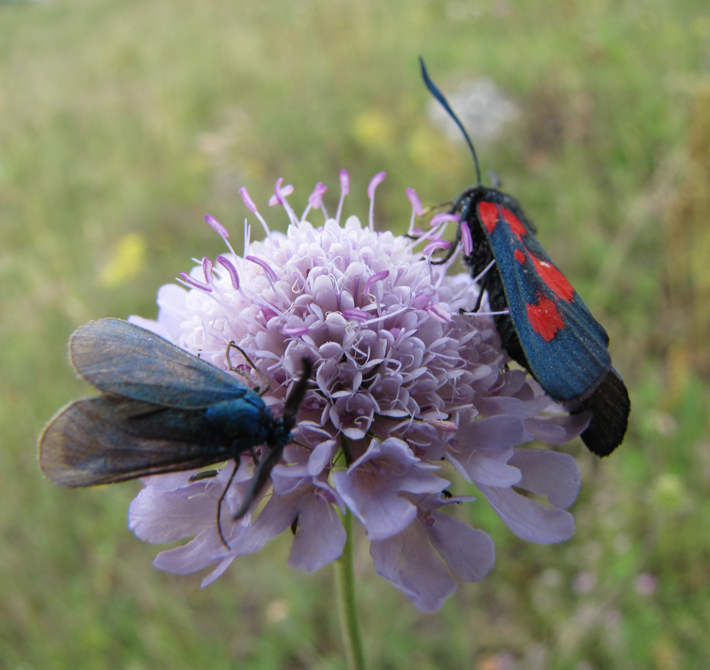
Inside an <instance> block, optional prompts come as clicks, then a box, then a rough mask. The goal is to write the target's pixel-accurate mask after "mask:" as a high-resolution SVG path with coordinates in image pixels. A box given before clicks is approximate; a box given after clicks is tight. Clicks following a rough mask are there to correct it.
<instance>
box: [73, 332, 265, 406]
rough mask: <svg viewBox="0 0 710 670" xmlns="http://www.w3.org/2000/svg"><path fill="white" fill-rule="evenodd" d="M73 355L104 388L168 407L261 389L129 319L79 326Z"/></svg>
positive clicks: (78, 367)
mask: <svg viewBox="0 0 710 670" xmlns="http://www.w3.org/2000/svg"><path fill="white" fill-rule="evenodd" d="M69 358H70V360H71V362H72V364H73V365H74V367H75V368H76V371H77V373H78V374H79V376H80V377H81V378H82V379H84V380H86V381H87V382H88V383H89V384H91V385H92V386H95V387H96V388H97V389H99V390H100V391H103V392H104V393H109V394H115V395H120V396H125V397H127V398H133V399H134V400H139V401H143V402H149V403H154V404H157V405H163V406H166V407H181V408H199V407H208V406H209V405H211V404H213V403H215V402H218V401H221V400H233V399H237V398H242V397H245V396H249V395H254V396H256V395H257V394H256V393H255V392H254V391H253V390H252V389H250V388H248V387H247V386H244V385H242V384H240V383H239V382H238V381H236V380H235V379H234V378H233V377H232V376H230V375H229V374H227V373H226V372H225V371H223V370H220V369H219V368H217V367H215V366H214V365H212V364H210V363H207V362H206V361H203V360H201V359H200V358H198V357H197V356H193V355H192V354H190V353H188V352H186V351H184V350H183V349H180V348H179V347H176V346H175V345H174V344H171V343H170V342H168V341H167V340H166V339H164V338H162V337H160V336H159V335H156V334H155V333H152V332H150V331H149V330H145V329H144V328H141V327H139V326H136V325H134V324H132V323H128V322H127V321H121V320H120V319H99V320H98V321H90V322H89V323H87V324H85V325H83V326H81V327H80V328H78V329H77V330H76V331H75V332H74V334H73V335H72V336H71V339H70V340H69Z"/></svg>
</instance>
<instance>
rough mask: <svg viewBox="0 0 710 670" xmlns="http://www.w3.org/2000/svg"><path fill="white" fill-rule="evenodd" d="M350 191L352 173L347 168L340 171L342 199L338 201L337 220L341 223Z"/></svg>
mask: <svg viewBox="0 0 710 670" xmlns="http://www.w3.org/2000/svg"><path fill="white" fill-rule="evenodd" d="M348 193H350V175H349V174H348V171H347V170H344V169H343V170H341V171H340V200H339V201H338V211H337V212H336V213H335V220H336V221H337V222H338V223H340V215H341V213H342V211H343V201H344V200H345V196H346V195H347V194H348Z"/></svg>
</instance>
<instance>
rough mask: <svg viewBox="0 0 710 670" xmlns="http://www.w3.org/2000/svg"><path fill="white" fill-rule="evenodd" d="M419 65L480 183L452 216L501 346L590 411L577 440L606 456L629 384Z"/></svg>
mask: <svg viewBox="0 0 710 670" xmlns="http://www.w3.org/2000/svg"><path fill="white" fill-rule="evenodd" d="M419 62H420V65H421V74H422V78H423V79H424V83H425V84H426V87H427V88H428V89H429V91H430V92H431V94H432V95H433V96H434V97H435V98H436V100H437V101H438V102H439V103H440V104H441V105H442V106H443V108H444V109H445V110H446V112H447V113H448V114H449V116H451V118H452V119H453V120H454V121H455V122H456V124H457V126H458V127H459V128H460V130H461V132H462V133H463V135H464V137H465V139H466V142H467V143H468V146H469V149H470V150H471V153H472V155H473V160H474V163H475V166H476V177H477V181H478V184H477V185H476V186H473V187H472V188H469V189H467V190H466V191H464V192H463V193H462V194H461V195H460V196H459V197H458V199H457V200H456V202H455V203H454V205H453V207H452V208H451V210H450V213H451V214H454V215H457V216H458V220H459V226H458V229H457V240H456V242H457V245H458V244H461V245H462V246H463V261H464V263H465V264H466V265H468V266H469V267H470V269H471V272H472V274H473V276H474V277H479V276H481V275H482V274H483V279H482V289H483V290H485V291H487V293H488V299H489V303H490V306H491V309H492V310H493V311H494V312H504V313H503V314H498V315H497V316H495V323H496V328H497V330H498V333H499V335H500V337H501V340H502V343H503V347H504V348H505V350H506V351H507V353H508V355H509V356H510V357H511V358H512V359H513V360H514V361H516V362H518V363H519V364H520V365H522V366H523V367H524V368H527V370H528V371H529V372H530V374H531V375H532V376H533V377H534V378H535V379H536V380H537V381H538V382H539V384H540V386H542V388H543V389H544V390H545V392H546V393H547V394H548V395H550V396H551V397H552V398H554V399H555V400H556V401H558V402H560V403H562V404H563V405H564V406H565V407H567V408H568V409H569V410H570V412H572V413H577V412H582V411H585V410H588V411H590V412H591V414H592V418H591V420H590V423H589V426H588V427H587V428H586V430H585V431H584V432H583V433H582V440H583V441H584V443H585V444H586V445H587V447H588V448H589V450H590V451H591V452H592V453H594V454H596V455H597V456H608V455H609V454H611V453H612V452H613V451H614V449H616V448H617V447H618V446H619V445H620V444H621V443H622V442H623V440H624V435H625V434H626V428H627V425H628V421H629V413H630V411H631V401H630V400H629V394H628V392H627V390H626V386H625V384H624V382H623V380H622V379H621V377H620V376H619V374H618V373H617V372H616V370H614V368H613V367H612V365H611V357H610V356H609V349H608V345H609V336H608V335H607V333H606V331H605V330H604V328H603V327H602V326H601V325H600V324H599V322H598V321H597V320H596V319H595V318H594V317H593V316H592V314H591V313H590V311H589V310H588V309H587V306H586V305H585V304H584V302H582V299H581V298H580V297H579V295H578V294H577V292H576V291H575V290H574V288H573V287H572V285H571V284H570V283H569V281H567V279H566V277H565V276H564V275H563V274H562V272H560V270H558V269H557V266H556V265H555V264H554V263H553V262H552V260H551V259H550V257H549V256H548V255H547V254H546V253H545V250H544V249H543V248H542V245H541V244H540V243H539V242H538V241H537V238H536V237H535V233H536V230H535V227H534V226H533V224H532V222H531V221H530V220H529V219H528V218H527V217H526V216H525V214H524V213H523V210H522V208H521V207H520V205H519V204H518V202H517V201H516V200H515V198H512V197H511V196H509V195H507V194H506V193H502V192H501V191H499V190H497V189H495V188H486V187H485V186H483V184H482V180H481V170H480V167H479V164H478V158H477V156H476V151H475V149H474V147H473V143H472V142H471V139H470V138H469V136H468V133H467V132H466V130H465V128H464V127H463V124H462V123H461V121H460V120H459V119H458V117H457V116H456V114H455V113H454V111H453V110H452V109H451V106H450V105H449V103H448V102H447V100H446V98H445V97H444V95H443V94H442V93H441V91H440V90H439V89H438V88H437V87H436V85H435V84H434V83H433V82H432V80H431V79H430V78H429V75H428V73H427V70H426V67H425V65H424V61H423V60H422V59H421V58H420V59H419ZM455 250H456V246H453V247H452V248H451V250H450V254H449V256H448V257H450V256H451V255H453V253H454V251H455ZM448 257H447V258H448ZM491 264H492V267H490V269H489V270H488V271H487V272H485V271H486V268H488V267H489V266H491ZM482 293H483V291H482Z"/></svg>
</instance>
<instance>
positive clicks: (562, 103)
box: [0, 0, 710, 670]
mask: <svg viewBox="0 0 710 670" xmlns="http://www.w3.org/2000/svg"><path fill="white" fill-rule="evenodd" d="M419 54H422V55H424V56H425V57H426V58H427V61H428V65H429V67H430V70H431V73H432V76H433V77H434V78H435V80H436V81H437V82H438V84H439V85H440V86H441V88H442V89H443V90H444V91H445V92H447V93H450V92H451V91H453V90H455V89H456V87H457V86H458V85H459V84H460V83H462V82H464V81H467V80H469V79H473V78H476V77H480V76H485V77H487V78H489V79H490V80H492V81H493V82H494V83H495V85H496V86H497V87H498V88H499V89H500V90H501V91H503V92H504V93H505V94H506V95H507V96H508V97H509V98H510V99H511V100H513V101H514V102H515V104H516V105H517V106H518V108H519V110H520V114H519V116H518V119H517V121H515V122H514V123H512V124H510V125H509V126H508V127H507V128H506V131H505V133H504V134H503V135H502V137H500V138H499V139H498V140H497V141H496V142H494V143H488V144H485V145H483V144H481V145H479V154H480V159H481V163H482V167H483V170H484V172H485V171H486V170H488V169H493V170H495V171H496V172H497V174H498V175H499V176H500V177H501V179H502V181H503V186H504V188H505V190H507V191H508V192H510V193H512V194H513V195H515V196H516V197H517V198H518V199H519V200H520V201H521V202H522V203H523V204H524V206H525V208H526V211H527V213H528V214H529V216H531V218H532V219H534V220H535V221H536V222H537V224H538V228H539V230H540V235H539V237H540V239H541V241H542V243H543V244H544V245H545V247H546V248H547V250H548V252H549V253H550V255H551V256H552V258H554V259H555V260H556V261H557V263H558V264H559V265H560V266H561V267H562V269H563V270H564V271H566V274H567V275H568V277H569V278H570V280H571V281H572V282H573V283H574V285H575V287H576V288H577V289H578V290H579V292H580V293H581V294H582V295H583V296H584V299H585V301H586V302H587V304H588V305H589V306H590V307H591V309H592V311H593V312H594V313H595V314H596V315H597V317H598V318H599V320H600V321H601V322H602V323H603V324H604V325H605V327H606V328H607V330H608V331H609V334H610V336H611V350H612V355H613V358H614V362H615V365H616V367H617V368H618V370H619V371H620V372H621V374H622V375H623V377H624V379H625V380H626V382H627V385H628V386H629V389H630V392H631V396H632V400H633V403H634V405H633V413H632V421H631V426H630V429H629V434H628V437H627V440H626V442H625V444H624V445H623V447H622V448H621V449H620V450H619V451H618V452H617V453H615V454H614V455H613V456H612V457H611V458H609V459H605V460H603V461H599V460H596V459H595V458H594V457H592V456H591V455H590V454H589V453H587V452H586V450H585V449H584V448H583V446H582V445H581V442H579V441H576V442H575V443H574V444H571V445H570V446H569V447H568V449H569V451H570V452H571V453H573V454H574V455H575V456H577V458H578V461H579V464H580V468H581V470H582V475H583V480H582V490H581V493H580V497H579V500H578V502H577V503H576V505H575V506H574V508H573V512H574V514H575V517H576V522H577V532H576V535H575V536H574V537H573V538H572V540H570V541H569V542H567V543H566V544H563V545H560V546H535V545H530V544H525V543H523V542H522V541H519V540H517V539H516V538H515V537H514V536H513V535H512V534H511V533H510V532H509V531H508V530H507V529H506V528H505V527H504V525H503V524H502V522H500V521H499V520H498V519H497V518H496V517H495V515H494V514H492V513H491V512H490V511H489V510H488V509H487V508H486V504H485V502H484V501H482V500H481V501H480V502H479V503H476V504H474V505H471V506H469V507H470V509H469V510H468V512H467V513H468V514H470V520H471V522H472V523H474V524H475V525H477V526H479V527H482V528H484V529H486V530H487V531H488V532H489V533H490V534H491V535H492V536H493V538H494V539H495V541H496V549H497V557H498V558H497V565H496V568H495V570H494V572H493V573H492V574H491V575H490V576H489V577H488V579H486V580H485V581H484V582H482V583H480V584H477V585H463V586H462V587H461V588H460V589H459V591H458V592H457V593H456V595H455V596H453V597H451V598H450V599H449V600H448V601H447V603H446V605H445V606H444V608H443V609H442V610H441V611H440V612H439V613H437V614H434V615H425V614H421V613H419V612H417V611H416V610H415V609H414V607H413V606H412V605H410V604H409V603H408V601H407V600H406V599H405V598H404V597H403V596H402V595H401V594H400V593H399V592H398V591H397V590H396V589H394V588H392V587H390V586H389V585H388V584H387V583H386V582H385V581H384V580H382V579H381V578H379V577H378V576H377V575H375V574H374V572H373V569H372V564H371V560H370V558H369V554H368V547H367V543H366V541H365V538H364V537H363V536H359V537H358V538H357V555H356V561H357V562H356V566H357V576H358V584H359V592H358V597H359V606H360V609H361V612H362V619H363V633H364V637H365V645H366V654H367V656H368V658H369V660H370V664H371V667H372V668H407V669H411V670H420V669H430V668H431V669H433V668H447V669H449V668H451V669H459V668H461V669H464V668H466V669H469V668H477V669H480V670H508V669H509V668H526V669H527V668H533V669H534V668H552V669H558V668H559V669H566V668H571V669H574V670H594V669H596V668H659V669H665V668H705V667H708V665H710V635H709V634H708V630H710V585H709V581H710V533H709V532H708V531H709V529H710V528H709V526H710V523H709V522H710V499H709V496H708V493H709V492H710V440H709V438H708V401H709V393H708V387H707V380H708V377H709V376H710V348H709V347H708V334H709V333H710V260H709V259H710V225H708V215H709V213H710V111H709V110H710V72H709V70H710V12H709V10H708V5H707V0H674V2H672V3H669V2H660V1H658V2H653V1H651V0H647V1H642V0H637V1H632V0H629V1H626V2H624V1H621V2H609V1H607V0H583V1H581V0H580V1H577V2H576V1H571V2H570V1H567V0H522V1H521V2H515V1H513V0H508V1H506V0H481V1H479V2H466V1H462V0H415V1H410V2H405V1H403V0H392V1H390V2H382V1H381V0H379V1H378V0H354V1H352V0H351V1H350V2H347V1H346V0H302V1H300V0H299V1H298V2H289V1H288V0H271V1H270V2H264V1H258V0H242V1H241V2H229V1H228V0H200V1H199V2H187V1H185V0H141V1H137V0H123V1H121V2H118V1H116V0H92V1H91V2H88V1H87V2H82V1H80V0H67V1H64V0H61V1H60V0H56V1H55V2H0V278H1V283H0V287H1V288H0V306H1V309H0V337H1V338H2V339H1V341H0V348H1V351H2V375H1V380H0V383H1V388H0V392H1V394H2V395H1V397H0V421H1V422H2V423H1V425H0V440H1V441H2V444H1V447H2V448H1V449H0V496H1V498H0V500H1V504H0V538H1V539H2V550H1V554H0V556H1V558H0V669H2V670H5V669H9V668H11V669H18V670H20V669H21V670H30V669H55V668H57V669H61V668H72V669H83V668H87V669H89V668H91V669H95V668H112V669H113V668H116V669H124V668H125V669H130V670H134V669H135V670H139V669H143V668H151V669H152V668H174V669H182V668H233V667H239V668H242V669H243V670H244V669H262V668H277V667H278V668H287V669H291V668H314V669H317V670H321V669H330V668H332V669H340V668H344V667H345V665H344V661H343V658H342V655H341V646H340V640H339V628H338V620H337V616H336V612H335V604H334V585H333V575H332V571H330V570H323V571H321V572H319V573H317V574H313V575H304V574H301V573H296V572H293V571H292V570H290V569H289V568H288V567H287V565H286V557H287V555H288V550H289V538H288V537H286V536H284V537H282V538H279V539H278V540H277V541H276V542H274V543H272V544H271V545H270V546H269V547H267V549H265V550H263V551H262V552H261V553H259V554H256V555H254V556H247V557H243V558H240V559H238V560H237V561H236V562H235V564H233V565H232V567H231V568H230V569H229V570H228V572H227V573H226V575H225V576H223V577H222V578H221V579H220V580H218V582H216V583H215V584H214V585H213V586H211V587H209V588H207V589H205V590H200V589H199V576H192V577H176V576H173V575H168V574H165V573H162V572H159V571H157V570H155V569H154V568H153V567H152V566H151V561H152V559H153V557H154V555H155V554H156V553H157V548H156V547H152V546H149V545H146V544H143V543H141V542H139V541H138V540H137V539H136V538H135V537H134V536H133V535H132V534H131V533H130V532H129V531H128V530H127V528H126V513H127V507H128V503H129V501H130V500H131V499H132V497H133V496H134V495H135V493H136V492H137V490H138V489H139V488H140V486H139V484H137V483H129V484H124V485H122V486H115V487H107V488H103V489H98V490H83V491H70V490H62V489H60V488H58V487H56V486H54V485H52V484H51V483H49V482H48V481H46V480H44V479H43V478H42V476H41V474H40V472H39V469H38V467H37V462H36V453H35V452H36V447H35V439H36V436H37V434H38V433H39V431H40V430H41V428H42V426H43V424H44V423H45V421H46V420H47V419H48V418H49V417H50V416H51V415H52V413H53V412H54V411H55V410H56V409H58V408H59V407H60V406H61V405H62V404H64V403H65V402H67V401H69V400H70V399H72V398H76V397H78V396H80V395H82V394H84V393H86V392H87V389H86V388H85V386H84V385H82V384H81V383H79V382H78V381H77V380H76V379H75V378H74V375H73V374H72V372H71V370H70V368H69V366H68V364H67V362H66V355H65V347H66V340H67V337H68V335H69V334H70V333H71V332H72V331H73V330H74V329H75V328H76V327H77V326H78V325H80V324H82V323H84V322H86V321H88V320H90V319H93V318H98V317H102V316H107V315H112V316H119V317H124V318H125V317H126V316H128V315H129V314H131V313H134V314H141V315H143V316H146V317H153V316H154V315H155V313H156V306H155V294H156V291H157V289H158V287H159V286H161V285H162V284H164V283H167V282H170V281H172V278H173V277H175V276H176V275H177V274H178V273H179V272H180V271H182V270H188V269H189V268H190V267H191V261H190V258H191V257H192V256H195V257H202V256H203V255H208V256H211V257H214V256H215V255H216V254H218V253H221V252H222V251H223V246H222V243H221V240H220V239H219V238H218V237H217V235H215V234H214V232H212V231H211V229H209V228H208V227H207V226H206V225H205V224H204V222H203V220H202V217H203V215H204V214H205V213H206V212H209V213H211V214H213V215H214V216H216V217H218V218H219V219H220V220H221V221H222V222H223V223H224V224H226V225H227V226H228V227H229V228H230V229H231V230H232V231H233V234H234V236H235V238H236V239H237V240H238V241H239V240H240V239H241V232H240V231H241V226H242V221H243V219H244V217H245V215H246V214H247V211H246V209H245V208H244V206H243V205H242V203H241V200H240V198H239V195H238V189H239V187H241V186H243V185H246V186H248V188H249V189H250V192H251V195H252V196H253V198H254V199H255V200H256V201H257V203H260V204H261V205H263V204H264V203H265V200H266V198H267V197H268V195H269V194H270V192H271V189H272V188H273V183H274V181H275V180H276V178H277V177H280V176H283V177H285V179H286V180H287V182H290V183H293V184H294V185H295V186H296V193H295V195H294V196H292V198H291V202H292V203H293V204H294V206H295V207H296V209H297V210H300V209H301V208H302V207H303V206H304V205H305V202H306V198H307V196H308V194H309V193H310V191H311V189H312V187H313V185H314V184H315V183H316V181H318V180H323V181H324V182H325V183H326V184H328V185H329V186H330V187H331V191H330V193H329V197H330V198H331V200H330V201H329V202H330V204H331V208H332V207H333V203H334V202H335V197H336V196H335V195H333V193H334V192H335V193H337V192H338V170H339V169H340V168H341V167H346V168H347V169H348V170H349V171H350V174H351V178H352V182H351V189H352V195H351V196H350V198H349V200H348V211H349V212H352V213H363V212H364V209H363V206H364V205H365V203H366V197H365V189H366V186H367V182H368V180H369V179H370V177H371V176H372V175H373V174H374V173H375V172H377V171H380V170H386V171H387V173H388V179H387V181H386V182H385V183H384V185H383V186H381V187H380V189H379V191H378V201H377V210H378V212H377V221H378V224H379V226H380V227H381V228H391V229H393V230H396V231H400V232H401V231H404V230H405V228H406V225H407V222H408V218H409V212H410V209H409V203H408V201H407V200H406V197H405V195H404V188H405V187H406V186H412V187H414V188H416V189H417V192H418V193H419V195H420V197H421V198H422V200H423V201H424V202H425V203H429V204H433V203H439V202H442V201H445V200H448V199H450V198H452V197H454V196H456V195H457V194H458V193H459V192H460V191H462V190H463V189H464V188H465V187H466V186H468V185H470V184H471V183H472V181H473V179H474V172H473V165H472V163H471V160H470V157H469V155H468V154H467V152H466V150H465V148H464V147H462V146H461V145H459V144H455V143H452V142H450V141H449V140H448V139H446V136H445V135H444V134H442V132H441V131H440V130H439V129H438V128H437V127H436V126H435V125H433V124H432V122H431V121H430V120H429V119H428V117H427V114H426V106H427V104H428V103H429V99H430V98H429V96H428V94H427V93H426V91H425V89H424V87H423V85H422V84H421V81H420V79H419V74H418V70H417V62H416V58H417V56H418V55H419ZM471 131H472V133H473V134H474V136H475V128H471ZM265 209H266V207H265V206H262V207H261V210H262V211H264V210H265ZM272 220H273V219H272ZM279 220H280V221H282V223H284V224H285V220H284V217H283V216H280V217H279ZM238 243H239V242H238ZM237 248H238V249H239V248H241V247H239V246H238V247H237ZM462 488H463V487H462V486H461V484H460V483H459V489H457V492H459V491H460V490H461V489H462Z"/></svg>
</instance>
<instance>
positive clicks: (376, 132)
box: [353, 111, 394, 148]
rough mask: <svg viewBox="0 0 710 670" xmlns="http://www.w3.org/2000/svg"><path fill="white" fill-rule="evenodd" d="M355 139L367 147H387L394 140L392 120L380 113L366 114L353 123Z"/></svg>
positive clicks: (360, 115) (359, 116)
mask: <svg viewBox="0 0 710 670" xmlns="http://www.w3.org/2000/svg"><path fill="white" fill-rule="evenodd" d="M353 131H354V132H355V137H356V138H357V139H358V141H359V142H360V143H361V144H364V145H365V146H367V147H380V148H382V147H386V146H388V145H391V144H392V143H393V140H394V129H393V128H392V124H391V123H390V120H389V119H388V118H387V117H386V116H385V115H384V114H381V113H380V112H376V111H373V112H364V113H362V114H359V115H358V116H357V117H356V118H355V122H354V123H353Z"/></svg>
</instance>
